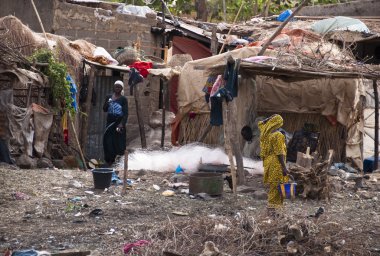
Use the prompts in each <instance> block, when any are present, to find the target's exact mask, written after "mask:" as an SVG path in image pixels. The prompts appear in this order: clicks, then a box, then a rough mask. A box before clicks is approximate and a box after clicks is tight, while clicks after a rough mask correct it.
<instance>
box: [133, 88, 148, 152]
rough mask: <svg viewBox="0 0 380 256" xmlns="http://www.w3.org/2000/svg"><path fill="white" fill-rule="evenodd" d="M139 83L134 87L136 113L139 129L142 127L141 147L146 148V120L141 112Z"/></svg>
mask: <svg viewBox="0 0 380 256" xmlns="http://www.w3.org/2000/svg"><path fill="white" fill-rule="evenodd" d="M138 85H139V84H136V85H135V86H134V88H133V96H134V98H135V105H136V115H137V121H138V123H139V129H140V138H141V147H142V148H146V137H145V128H144V120H143V117H142V114H141V106H140V93H139V86H138Z"/></svg>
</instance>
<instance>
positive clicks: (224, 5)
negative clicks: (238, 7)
mask: <svg viewBox="0 0 380 256" xmlns="http://www.w3.org/2000/svg"><path fill="white" fill-rule="evenodd" d="M223 21H224V22H226V21H227V13H226V0H223Z"/></svg>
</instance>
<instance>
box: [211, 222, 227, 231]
mask: <svg viewBox="0 0 380 256" xmlns="http://www.w3.org/2000/svg"><path fill="white" fill-rule="evenodd" d="M229 229H230V228H229V227H227V226H226V225H223V224H220V223H219V224H216V225H215V226H214V230H215V231H217V232H218V231H219V232H221V231H227V230H229Z"/></svg>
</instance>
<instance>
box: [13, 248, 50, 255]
mask: <svg viewBox="0 0 380 256" xmlns="http://www.w3.org/2000/svg"><path fill="white" fill-rule="evenodd" d="M50 255H51V254H50V253H49V252H47V251H36V250H33V249H31V250H22V251H14V252H13V253H12V256H50Z"/></svg>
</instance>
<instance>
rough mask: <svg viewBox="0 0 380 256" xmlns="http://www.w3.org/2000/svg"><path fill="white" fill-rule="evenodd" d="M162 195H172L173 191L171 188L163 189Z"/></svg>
mask: <svg viewBox="0 0 380 256" xmlns="http://www.w3.org/2000/svg"><path fill="white" fill-rule="evenodd" d="M162 195H163V196H174V195H175V193H174V191H173V190H165V191H164V192H162Z"/></svg>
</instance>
